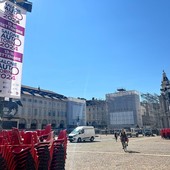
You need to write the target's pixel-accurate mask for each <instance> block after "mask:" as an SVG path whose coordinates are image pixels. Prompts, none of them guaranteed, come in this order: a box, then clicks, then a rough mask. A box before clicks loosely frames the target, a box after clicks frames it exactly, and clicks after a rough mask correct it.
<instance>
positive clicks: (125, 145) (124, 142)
mask: <svg viewBox="0 0 170 170" xmlns="http://www.w3.org/2000/svg"><path fill="white" fill-rule="evenodd" d="M122 146H123V150H124V151H125V152H126V151H127V146H128V143H127V141H125V140H124V141H122Z"/></svg>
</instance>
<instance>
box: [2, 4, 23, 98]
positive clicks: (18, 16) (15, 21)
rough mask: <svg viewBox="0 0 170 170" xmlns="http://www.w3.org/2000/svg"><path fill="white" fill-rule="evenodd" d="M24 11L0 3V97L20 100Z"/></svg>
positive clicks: (12, 5) (11, 5) (13, 5)
mask: <svg viewBox="0 0 170 170" xmlns="http://www.w3.org/2000/svg"><path fill="white" fill-rule="evenodd" d="M25 23H26V10H24V9H22V8H20V7H18V6H16V5H15V4H14V3H12V2H9V1H5V2H3V3H0V97H9V98H20V93H21V76H22V62H23V52H24V35H25Z"/></svg>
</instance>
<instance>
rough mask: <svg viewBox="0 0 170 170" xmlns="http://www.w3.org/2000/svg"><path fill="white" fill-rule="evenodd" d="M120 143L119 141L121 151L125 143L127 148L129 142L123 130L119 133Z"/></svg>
mask: <svg viewBox="0 0 170 170" xmlns="http://www.w3.org/2000/svg"><path fill="white" fill-rule="evenodd" d="M120 141H121V143H122V147H123V149H124V144H125V143H126V144H127V146H128V142H129V140H128V137H127V135H126V132H125V130H124V129H122V130H121V133H120Z"/></svg>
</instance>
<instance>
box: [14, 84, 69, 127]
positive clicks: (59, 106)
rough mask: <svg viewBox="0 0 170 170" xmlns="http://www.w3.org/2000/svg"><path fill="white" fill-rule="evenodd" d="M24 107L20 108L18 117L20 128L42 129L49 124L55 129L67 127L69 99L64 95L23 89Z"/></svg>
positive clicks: (23, 87)
mask: <svg viewBox="0 0 170 170" xmlns="http://www.w3.org/2000/svg"><path fill="white" fill-rule="evenodd" d="M21 102H22V105H23V106H22V107H19V109H18V114H17V116H18V117H19V118H20V119H19V128H21V129H41V128H43V127H44V126H46V125H47V124H51V125H52V127H53V128H64V127H66V126H67V119H66V118H67V98H66V97H65V96H63V95H60V94H57V93H54V92H51V91H47V90H42V89H40V88H37V89H36V88H32V87H28V86H22V87H21Z"/></svg>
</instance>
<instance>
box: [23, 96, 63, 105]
mask: <svg viewBox="0 0 170 170" xmlns="http://www.w3.org/2000/svg"><path fill="white" fill-rule="evenodd" d="M22 101H23V102H26V101H28V102H34V103H39V104H43V103H44V104H45V105H47V104H48V105H53V106H55V105H57V106H65V105H64V103H56V102H50V101H49V102H47V101H42V100H37V99H30V98H28V99H26V98H24V97H23V98H22Z"/></svg>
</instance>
